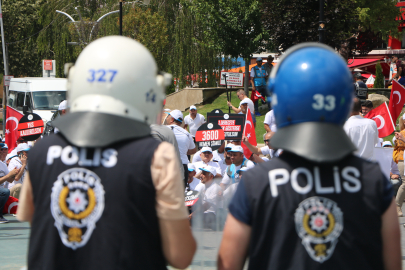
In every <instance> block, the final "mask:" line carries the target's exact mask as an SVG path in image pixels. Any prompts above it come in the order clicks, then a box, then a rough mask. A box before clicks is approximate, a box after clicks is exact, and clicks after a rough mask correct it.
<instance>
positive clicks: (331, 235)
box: [295, 197, 343, 263]
mask: <svg viewBox="0 0 405 270" xmlns="http://www.w3.org/2000/svg"><path fill="white" fill-rule="evenodd" d="M295 229H296V230H297V233H298V236H299V237H300V238H301V239H302V245H303V246H304V247H305V249H306V250H307V252H308V254H309V256H310V257H311V258H312V259H313V260H315V261H317V262H320V263H323V262H324V261H326V260H328V259H329V258H330V257H331V256H332V254H333V251H334V250H335V247H336V244H337V242H338V238H339V236H340V234H341V233H342V231H343V213H342V211H341V210H340V208H339V207H338V206H337V203H336V202H334V201H332V200H330V199H327V198H323V197H311V198H308V199H306V200H304V201H302V202H301V203H300V204H299V206H298V208H297V210H296V211H295Z"/></svg>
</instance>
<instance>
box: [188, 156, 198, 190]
mask: <svg viewBox="0 0 405 270" xmlns="http://www.w3.org/2000/svg"><path fill="white" fill-rule="evenodd" d="M187 167H188V179H187V185H186V191H190V190H196V187H197V186H198V184H200V183H201V180H200V179H198V178H195V177H194V176H195V175H196V171H195V166H194V164H192V163H189V164H187ZM198 191H201V190H198Z"/></svg>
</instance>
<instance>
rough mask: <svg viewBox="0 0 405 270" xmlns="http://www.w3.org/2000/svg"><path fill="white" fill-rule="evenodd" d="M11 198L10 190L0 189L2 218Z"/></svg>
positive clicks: (0, 215)
mask: <svg viewBox="0 0 405 270" xmlns="http://www.w3.org/2000/svg"><path fill="white" fill-rule="evenodd" d="M9 196H10V190H8V189H7V188H0V217H2V216H3V208H4V205H6V202H7V200H8V197H9Z"/></svg>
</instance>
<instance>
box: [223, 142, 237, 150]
mask: <svg viewBox="0 0 405 270" xmlns="http://www.w3.org/2000/svg"><path fill="white" fill-rule="evenodd" d="M234 146H235V145H234V144H233V143H228V144H227V145H226V146H225V149H232V147H234Z"/></svg>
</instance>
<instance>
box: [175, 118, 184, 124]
mask: <svg viewBox="0 0 405 270" xmlns="http://www.w3.org/2000/svg"><path fill="white" fill-rule="evenodd" d="M173 120H174V122H176V124H178V125H181V123H182V122H181V121H178V120H176V119H174V118H173Z"/></svg>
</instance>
